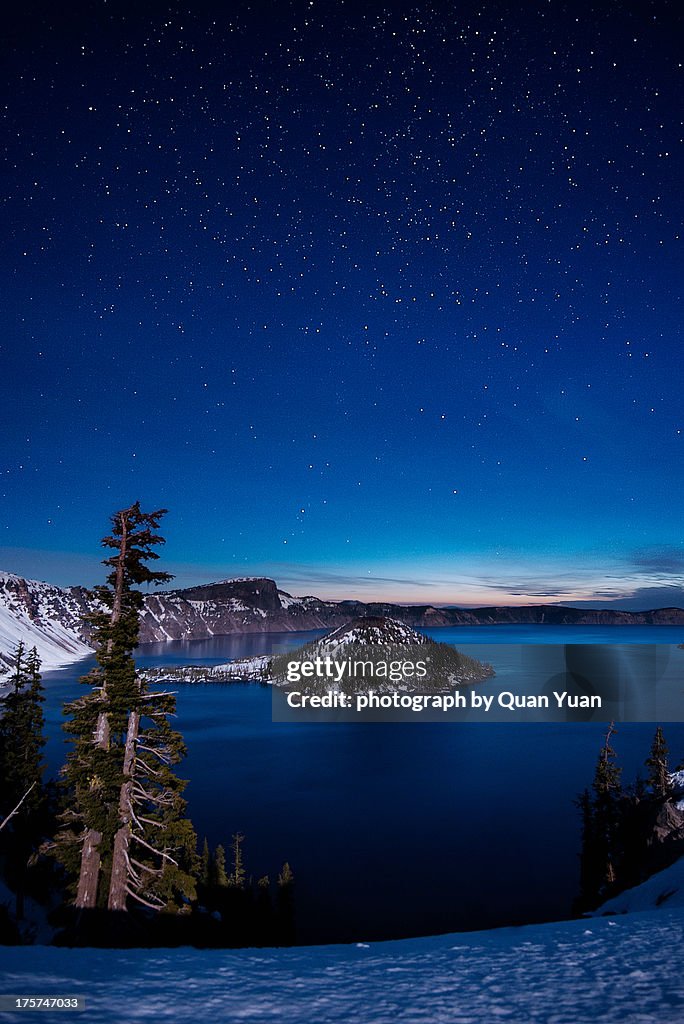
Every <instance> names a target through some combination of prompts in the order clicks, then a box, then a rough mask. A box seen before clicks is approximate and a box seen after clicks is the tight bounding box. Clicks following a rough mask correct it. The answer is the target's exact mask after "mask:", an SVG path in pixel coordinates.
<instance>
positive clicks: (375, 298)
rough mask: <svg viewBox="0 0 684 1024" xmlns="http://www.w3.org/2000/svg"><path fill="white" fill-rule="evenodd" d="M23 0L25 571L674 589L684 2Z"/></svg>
mask: <svg viewBox="0 0 684 1024" xmlns="http://www.w3.org/2000/svg"><path fill="white" fill-rule="evenodd" d="M522 7H523V10H522V11H521V10H520V9H519V6H518V5H514V4H510V5H506V4H502V3H492V2H483V3H479V4H474V3H466V4H462V3H437V4H428V3H414V4H407V3H395V2H392V3H391V4H385V5H382V4H370V5H364V4H360V3H348V2H343V0H336V2H332V0H330V2H321V0H311V2H309V0H304V2H301V0H296V2H294V3H282V4H281V3H272V2H269V3H251V4H247V3H230V4H218V3H217V4H214V5H211V4H195V3H193V4H191V5H185V6H183V5H180V6H179V5H168V4H155V3H151V4H147V3H137V4H126V3H103V2H96V3H91V4H88V5H84V6H83V7H82V8H79V7H78V5H76V6H72V5H69V6H68V9H67V10H63V9H61V8H60V6H59V5H53V4H49V5H48V4H30V3H29V4H25V5H23V6H22V9H21V10H20V11H15V12H14V14H13V15H12V16H11V19H10V22H9V24H8V26H7V35H6V40H5V52H4V54H3V59H2V67H3V69H4V71H3V78H4V90H3V91H4V93H5V96H4V99H3V101H2V124H3V136H4V139H5V149H4V157H3V164H2V176H1V177H0V197H1V202H2V224H3V245H2V247H1V249H0V266H1V272H2V291H3V297H4V300H5V301H4V317H3V331H2V336H1V337H0V368H1V373H2V382H3V389H2V392H3V399H2V410H3V433H2V452H1V463H0V466H1V469H2V489H1V491H0V494H1V497H2V500H1V504H0V531H1V533H0V543H1V544H2V547H1V548H0V566H1V567H3V568H6V569H8V570H11V571H16V572H20V573H24V574H26V575H32V576H38V577H40V578H48V579H50V580H52V581H54V582H62V583H75V582H86V583H90V582H94V581H95V580H97V579H99V577H100V576H101V571H100V569H99V568H98V564H97V559H98V558H99V557H100V555H99V552H98V541H99V538H100V536H101V535H102V533H103V532H104V531H105V528H106V525H107V519H108V516H109V513H110V512H111V511H113V510H114V509H116V508H119V507H122V506H124V505H127V504H129V503H130V502H131V501H132V500H135V499H136V498H139V499H140V500H141V502H142V503H143V504H144V505H147V506H149V507H159V506H166V507H168V508H169V509H170V512H169V515H168V518H167V520H166V523H165V527H166V529H165V532H166V536H167V541H168V543H167V548H166V551H165V567H169V568H171V569H175V570H176V571H177V573H178V583H179V584H181V585H183V584H187V583H190V582H195V581H199V580H205V581H208V580H212V579H216V578H219V577H224V576H228V575H246V574H253V573H262V572H263V573H268V574H269V575H273V576H275V577H276V579H278V581H279V582H280V583H281V584H282V585H284V586H286V587H287V588H288V589H291V590H294V591H295V592H315V593H319V594H321V595H328V596H358V597H366V598H370V597H379V596H384V597H390V598H396V599H402V600H409V601H421V602H422V601H443V602H451V603H493V602H508V603H513V602H516V603H517V602H528V601H533V602H538V601H541V600H543V601H553V600H563V601H574V600H577V599H591V598H593V599H607V600H611V599H613V598H618V597H624V596H627V597H630V596H634V600H633V602H632V603H635V602H636V603H641V604H642V605H644V604H645V605H651V606H653V605H654V604H672V603H677V602H680V603H681V602H682V601H683V600H684V597H683V596H682V593H681V590H680V588H681V584H682V569H683V565H684V558H683V555H682V525H681V524H682V514H681V509H682V507H684V474H683V473H682V445H683V443H684V438H683V437H682V429H684V413H683V412H682V366H683V362H684V360H683V359H682V357H681V355H680V345H681V327H680V323H681V305H682V304H681V283H682V265H681V256H680V252H681V235H680V230H681V220H682V188H681V182H682V163H681V155H682V137H683V136H682V109H684V105H683V104H682V64H681V54H680V42H681V38H682V24H681V21H680V19H679V16H678V15H677V8H678V5H677V4H675V3H672V4H670V3H652V4H640V5H634V4H629V3H628V4H617V3H598V4H596V5H594V7H593V9H590V8H589V7H588V6H587V5H579V4H569V3H568V4H563V3H555V2H554V3H537V4H524V5H522Z"/></svg>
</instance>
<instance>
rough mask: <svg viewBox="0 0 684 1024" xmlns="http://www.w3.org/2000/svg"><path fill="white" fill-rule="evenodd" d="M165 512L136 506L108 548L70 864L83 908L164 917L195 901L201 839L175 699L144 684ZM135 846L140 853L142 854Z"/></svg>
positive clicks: (71, 802) (124, 514) (71, 800)
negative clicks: (175, 721) (140, 651)
mask: <svg viewBox="0 0 684 1024" xmlns="http://www.w3.org/2000/svg"><path fill="white" fill-rule="evenodd" d="M164 514H165V510H164V509H161V510H158V511H155V512H148V513H145V512H143V511H142V510H141V509H140V504H139V503H138V502H136V503H135V504H134V505H131V506H130V508H127V509H123V510H122V511H120V512H116V513H115V514H114V515H113V516H112V519H111V523H112V532H111V534H110V535H108V536H106V537H105V538H104V539H103V541H102V543H103V546H104V547H105V548H108V549H112V550H113V551H114V552H115V553H114V554H113V555H112V556H110V557H109V558H107V559H105V561H104V564H105V565H106V566H107V567H108V568H109V569H110V570H111V571H110V573H109V575H108V577H107V583H106V585H104V586H102V587H99V588H98V589H97V591H96V595H97V597H98V599H99V601H100V603H101V605H102V610H101V611H99V612H98V613H96V614H95V615H93V616H91V617H90V622H91V623H92V625H93V627H94V632H93V636H94V642H95V645H96V656H97V661H98V666H97V667H96V668H95V669H94V670H93V671H92V672H91V673H90V674H89V675H88V676H86V677H84V679H83V680H82V681H83V682H84V683H86V684H88V685H89V686H90V687H91V691H90V693H88V694H87V695H85V696H84V697H81V698H79V699H78V700H76V701H74V702H73V703H72V704H70V705H68V707H67V708H66V712H67V713H68V714H70V715H71V721H70V722H69V723H68V724H67V726H66V729H67V731H68V732H69V733H70V734H71V735H72V736H73V739H74V746H73V750H72V752H71V754H70V756H69V759H68V761H67V765H66V767H65V771H64V775H65V782H66V786H67V789H68V794H69V796H68V803H67V810H66V812H65V814H64V822H65V828H64V829H63V830H62V832H61V834H60V836H59V837H58V845H59V846H60V848H61V851H62V859H63V861H64V862H65V864H66V865H67V866H68V867H71V868H72V869H73V870H74V872H75V873H76V874H77V876H78V881H77V884H76V894H75V900H74V903H75V906H76V907H77V908H79V909H80V910H88V909H93V908H95V907H97V906H101V907H103V906H107V907H108V908H109V909H110V910H117V911H125V910H127V909H128V907H129V902H128V901H129V898H131V899H133V900H135V901H137V902H139V903H141V904H143V905H144V906H146V907H149V908H151V909H155V910H161V909H181V908H182V907H184V906H185V905H186V898H187V897H188V896H192V895H194V885H193V882H192V879H191V876H190V874H189V873H188V870H187V867H192V862H193V858H194V856H195V854H194V842H195V837H194V832H193V830H192V826H191V824H190V822H189V821H187V820H186V819H185V818H184V810H185V803H184V801H183V799H182V795H181V794H182V790H183V787H184V783H183V782H181V781H180V780H179V779H178V778H177V777H176V776H175V774H174V772H173V765H175V764H176V763H177V762H178V761H179V760H180V758H181V757H182V755H183V753H184V748H183V743H182V739H181V737H180V736H179V734H178V733H176V732H174V731H173V730H172V729H171V728H170V726H169V724H168V718H167V716H168V715H169V714H172V713H173V711H174V709H175V702H174V698H173V695H172V694H168V693H162V694H159V693H150V692H149V691H148V689H147V686H146V685H145V684H144V682H143V681H142V680H141V679H140V678H139V677H138V676H137V674H136V668H135V662H134V659H133V650H134V649H135V647H136V646H137V643H138V633H139V617H140V610H141V607H142V602H143V596H142V593H141V592H140V591H139V590H138V589H135V588H136V587H138V586H140V585H141V584H149V583H153V584H159V583H164V582H166V581H167V580H169V579H171V578H172V577H171V576H170V575H169V573H165V572H155V571H153V570H151V569H150V568H149V567H148V565H147V562H149V561H151V560H155V559H157V558H158V557H159V556H158V554H157V553H156V551H155V550H154V548H155V547H156V546H157V545H159V544H162V543H163V542H164V541H163V538H162V537H161V536H159V534H158V533H157V530H158V528H159V521H160V520H161V518H162V516H163V515H164ZM133 847H135V850H134V849H133ZM186 866H187V867H186Z"/></svg>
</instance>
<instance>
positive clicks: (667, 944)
mask: <svg viewBox="0 0 684 1024" xmlns="http://www.w3.org/2000/svg"><path fill="white" fill-rule="evenodd" d="M683 933H684V911H682V910H673V911H666V910H657V911H650V912H647V913H634V914H629V915H627V916H625V917H621V918H617V919H609V918H599V919H595V920H591V921H563V922H558V923H554V924H545V925H530V926H527V927H523V928H505V929H498V930H495V931H489V932H469V933H464V934H453V935H442V936H436V937H432V938H422V939H407V940H404V941H401V942H386V943H373V944H366V943H358V944H356V945H350V946H310V947H303V948H299V949H297V948H294V949H250V950H195V949H177V950H94V949H88V950H83V949H74V950H71V949H59V948H54V947H40V946H33V947H31V946H18V947H11V948H5V949H3V951H2V959H1V961H0V962H1V964H2V968H1V970H0V991H2V992H3V993H7V994H11V995H83V996H85V999H86V1009H85V1011H84V1012H83V1013H79V1014H76V1015H75V1017H74V1018H73V1019H75V1020H76V1021H79V1022H81V1021H82V1022H86V1021H97V1022H104V1024H106V1022H113V1021H116V1022H119V1021H121V1022H124V1021H126V1022H128V1021H132V1022H135V1021H150V1020H154V1021H174V1022H185V1021H192V1022H196V1024H199V1022H204V1021H211V1022H214V1021H217V1022H231V1024H232V1022H235V1024H237V1022H243V1024H244V1022H249V1024H396V1022H399V1024H496V1022H509V1024H618V1022H619V1024H682V1021H684V982H683V981H682V978H683V977H684V944H683V943H682V936H683ZM67 1016H68V1014H67ZM17 1019H18V1018H17V1014H16V1013H0V1020H2V1021H8V1022H13V1024H16V1021H17ZM31 1019H36V1020H38V1021H40V1022H46V1024H47V1022H52V1021H55V1022H57V1021H62V1022H63V1021H64V1019H65V1011H61V1012H50V1011H44V1012H40V1013H39V1014H38V1015H37V1016H35V1015H32V1016H31Z"/></svg>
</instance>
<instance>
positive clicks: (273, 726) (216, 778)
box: [44, 626, 684, 942]
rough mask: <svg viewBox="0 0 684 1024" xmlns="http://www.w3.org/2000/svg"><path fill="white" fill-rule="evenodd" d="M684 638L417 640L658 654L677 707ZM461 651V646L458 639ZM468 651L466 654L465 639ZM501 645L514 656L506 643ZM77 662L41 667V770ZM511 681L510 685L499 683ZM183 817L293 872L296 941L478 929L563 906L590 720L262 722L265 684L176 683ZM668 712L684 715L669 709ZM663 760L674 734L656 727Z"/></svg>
mask: <svg viewBox="0 0 684 1024" xmlns="http://www.w3.org/2000/svg"><path fill="white" fill-rule="evenodd" d="M683 634H684V630H682V629H678V628H675V627H665V626H661V627H631V626H624V627H562V628H556V627H549V626H537V627H518V626H502V627H492V628H488V627H476V628H468V627H459V628H453V629H451V628H449V629H437V630H433V631H430V635H431V636H433V637H434V638H435V639H437V640H440V641H443V642H447V643H454V644H456V645H457V646H459V648H460V647H465V649H466V650H467V653H469V654H472V655H473V656H475V657H482V658H483V659H484V660H487V661H490V662H492V663H493V664H494V667H495V668H496V670H497V679H496V682H495V681H492V683H491V684H490V683H488V684H486V685H496V686H501V685H503V681H504V680H506V679H509V680H513V678H514V676H515V673H516V672H517V673H518V674H519V673H520V661H519V659H518V660H516V661H515V663H510V664H506V660H505V658H506V655H505V652H506V651H507V650H508V648H505V647H501V651H502V652H504V656H503V659H502V658H498V659H497V653H496V645H501V644H504V645H516V644H539V643H544V644H568V643H581V644H606V643H610V644H619V645H623V644H657V645H658V652H659V665H660V669H659V671H660V675H661V677H662V678H661V683H663V681H664V686H665V689H666V690H667V692H669V693H671V695H672V699H673V700H675V699H676V700H680V699H681V697H680V694H681V689H682V687H681V684H682V679H684V651H682V650H678V649H677V647H676V645H677V644H678V643H681V642H682V641H684V635H683ZM316 635H318V634H314V633H297V634H293V633H287V634H283V633H278V634H275V633H272V634H261V635H257V634H250V635H242V636H231V637H214V638H212V639H211V640H201V641H192V642H174V643H168V644H151V645H146V646H145V647H143V648H141V649H140V650H139V652H138V662H139V664H140V665H160V664H183V663H191V664H207V665H209V664H216V663H220V662H222V661H226V660H227V659H229V658H234V657H240V656H244V655H250V654H259V653H269V652H271V651H272V650H274V649H278V650H283V649H290V648H295V647H297V646H299V645H300V644H301V643H303V642H304V641H305V640H307V639H309V638H311V637H312V636H316ZM465 645H467V646H465ZM471 645H472V646H471ZM510 650H514V648H513V647H510ZM91 664H92V661H90V660H86V661H83V662H79V663H78V664H77V665H76V666H72V667H70V668H69V669H64V670H62V671H61V672H52V673H46V675H45V680H44V681H45V685H46V689H47V696H48V700H47V703H46V718H47V720H48V734H49V739H48V746H47V748H46V756H47V759H48V763H49V768H50V771H51V773H52V774H56V772H57V771H58V768H59V766H60V765H61V763H62V762H63V760H64V756H65V753H66V750H67V747H66V745H65V742H64V737H63V734H62V732H61V723H62V721H63V716H62V713H61V708H62V704H63V702H64V701H65V700H68V699H72V698H73V697H74V696H76V695H78V694H79V693H80V692H82V689H81V687H79V685H78V679H79V677H80V676H81V675H82V674H83V673H84V672H85V671H87V670H88V668H89V667H90V665H91ZM509 685H510V684H509ZM177 689H178V698H177V700H178V718H177V727H178V728H179V729H180V731H181V732H182V733H183V735H184V737H185V741H186V743H187V747H188V756H187V758H186V759H185V761H184V762H183V763H182V765H181V766H180V773H181V774H182V775H183V777H185V778H187V779H189V780H191V781H190V783H189V785H188V788H187V791H186V795H187V799H188V803H189V813H190V816H191V817H192V820H193V822H194V824H195V827H196V829H197V832H198V835H199V837H200V842H201V841H202V839H203V837H204V836H205V835H206V836H207V837H208V839H209V842H210V843H211V844H216V843H219V842H223V843H224V844H225V845H227V844H228V843H229V841H230V837H231V834H232V833H234V832H237V831H241V832H244V834H245V835H246V837H247V838H246V843H245V852H246V856H247V859H248V867H249V870H250V871H251V873H252V874H253V875H254V876H255V877H259V876H261V875H263V874H270V875H271V876H273V875H274V874H276V873H277V872H278V870H279V868H280V866H281V864H282V862H283V861H284V860H288V861H289V862H290V863H291V865H292V867H293V870H294V872H295V878H296V885H297V921H298V929H299V938H300V940H301V941H307V942H329V941H347V940H364V939H380V938H394V937H399V936H407V935H418V934H428V933H434V932H439V931H448V930H459V929H470V928H488V927H493V926H496V925H505V924H516V923H524V922H529V921H539V920H549V919H553V918H558V917H563V916H567V915H569V914H570V907H571V902H572V899H573V897H574V896H575V894H576V891H577V882H578V870H577V868H578V862H577V854H578V848H579V822H578V816H577V812H576V810H575V807H574V804H573V800H574V798H575V796H576V795H577V793H578V792H580V791H581V790H582V789H583V788H584V787H585V786H586V785H588V784H589V783H590V782H591V778H592V775H593V768H594V763H595V759H596V755H597V752H598V749H599V747H600V745H601V742H602V732H603V724H602V723H601V722H591V723H576V722H571V723H567V722H563V723H543V724H532V723H522V724H513V723H510V724H506V723H502V724H481V723H424V722H421V723H409V724H403V723H379V724H360V723H330V724H305V723H287V724H283V723H274V722H272V720H271V692H270V689H269V688H268V687H262V686H258V685H242V684H231V685H221V684H199V685H197V684H196V685H192V686H187V685H186V686H179V687H178V688H177ZM682 718H684V715H682ZM652 734H653V725H652V724H623V725H621V726H620V727H619V733H618V735H617V736H616V738H615V745H616V747H617V749H618V752H619V755H620V763H621V764H622V766H623V767H624V769H625V771H624V778H625V779H626V780H628V781H629V780H631V779H632V778H633V777H634V776H635V774H636V773H637V771H638V770H639V769H640V768H641V767H642V765H643V761H644V759H645V757H646V756H647V754H648V748H649V745H650V741H651V738H652ZM666 737H667V739H668V742H669V745H670V750H671V756H672V760H673V762H675V763H676V762H678V761H679V760H680V759H681V758H682V757H684V724H683V723H680V722H676V723H675V722H671V723H670V724H668V725H667V726H666Z"/></svg>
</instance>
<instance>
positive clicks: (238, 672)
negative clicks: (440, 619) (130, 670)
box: [144, 616, 494, 694]
mask: <svg viewBox="0 0 684 1024" xmlns="http://www.w3.org/2000/svg"><path fill="white" fill-rule="evenodd" d="M304 666H311V669H310V674H307V671H306V669H305V668H304ZM144 674H145V676H146V678H147V679H149V680H150V681H155V682H157V681H161V680H173V681H175V682H206V681H212V682H236V681H259V682H265V683H271V684H273V685H275V686H288V685H290V684H292V683H295V682H296V684H297V688H298V690H300V691H302V692H309V693H317V692H321V691H325V690H330V689H334V690H337V691H340V692H342V693H349V694H352V693H357V692H359V691H366V690H368V689H373V690H374V691H375V692H376V693H383V692H388V691H395V690H398V689H410V690H417V689H418V690H426V691H443V690H448V689H451V688H453V687H454V686H466V685H469V684H471V683H477V682H481V681H482V680H483V679H487V678H488V677H489V676H492V675H494V670H493V668H492V667H491V665H486V664H483V663H482V662H479V661H476V660H475V659H474V658H469V657H467V655H465V654H461V653H460V652H459V651H457V650H456V649H455V648H454V647H451V646H450V645H449V644H440V643H437V642H436V641H435V640H431V639H430V638H428V637H426V636H423V634H422V633H417V632H416V631H415V630H413V629H411V628H410V627H408V626H406V625H405V624H404V623H403V622H399V621H398V620H397V619H390V618H384V617H381V616H364V617H359V618H356V619H353V620H352V621H351V622H348V623H346V624H345V625H344V626H341V627H340V628H339V629H335V630H333V631H332V632H331V633H328V634H327V635H326V636H324V637H321V638H320V639H318V640H312V641H310V642H309V643H307V644H304V645H303V646H302V647H299V648H297V649H296V650H293V651H287V652H285V653H283V654H277V655H275V656H274V657H273V658H268V657H265V656H263V655H261V656H259V657H256V658H241V659H238V660H236V661H232V662H227V663H226V664H225V665H211V666H207V667H204V666H199V665H189V666H179V667H177V668H159V669H146V670H145V673H144Z"/></svg>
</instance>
